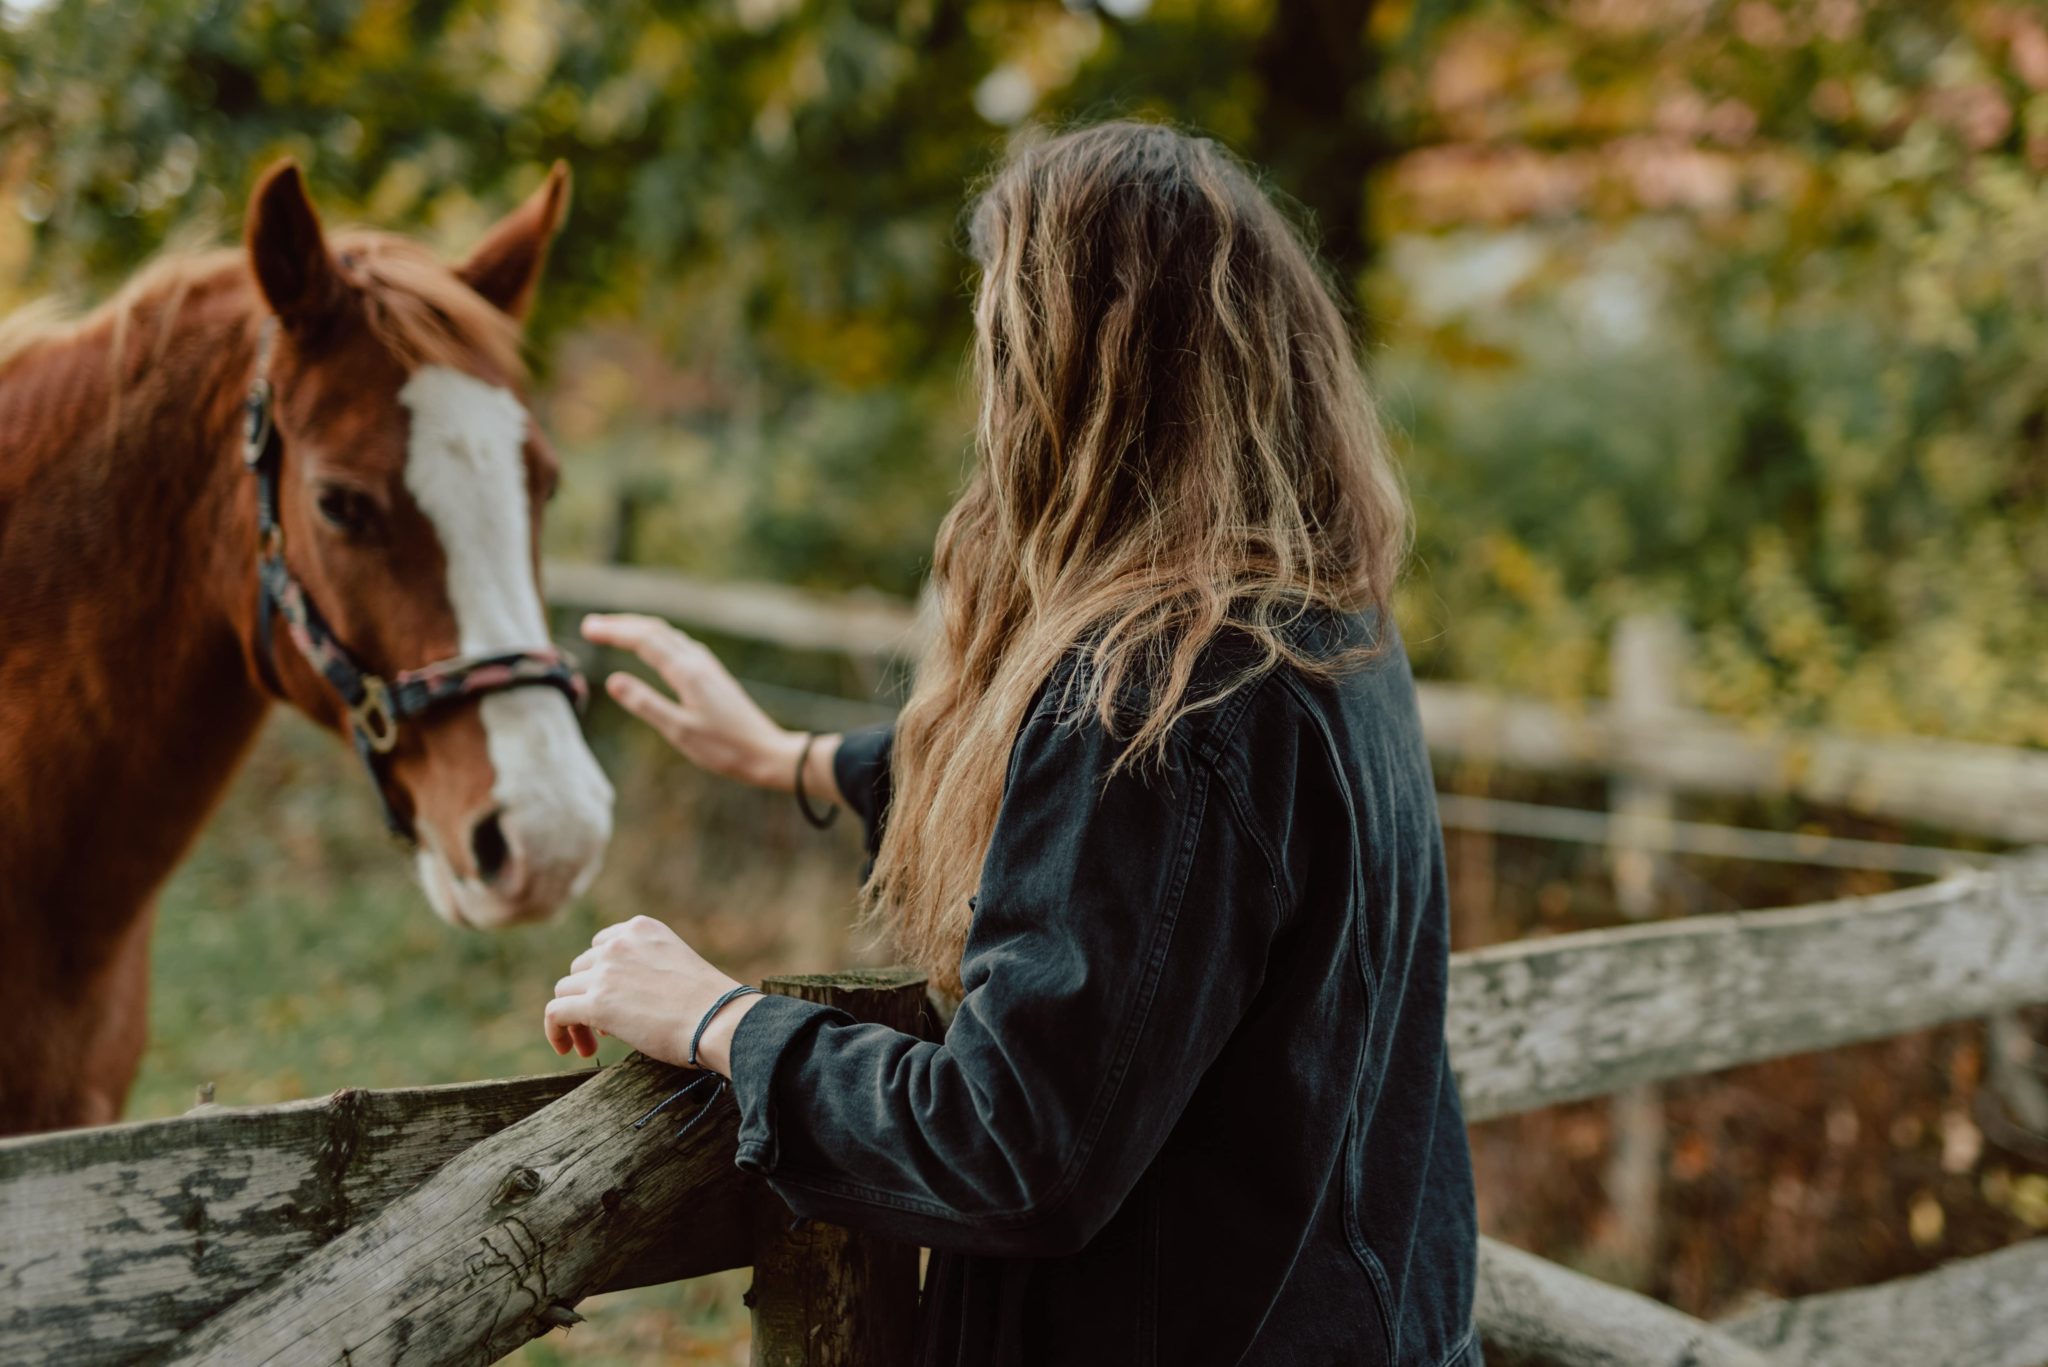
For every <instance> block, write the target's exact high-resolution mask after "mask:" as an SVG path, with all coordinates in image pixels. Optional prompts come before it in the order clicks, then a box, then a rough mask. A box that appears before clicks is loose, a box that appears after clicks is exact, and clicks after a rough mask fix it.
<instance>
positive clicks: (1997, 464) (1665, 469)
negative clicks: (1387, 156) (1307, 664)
mask: <svg viewBox="0 0 2048 1367" xmlns="http://www.w3.org/2000/svg"><path fill="white" fill-rule="evenodd" d="M1433 53H1434V57H1433V60H1432V61H1430V62H1429V63H1428V64H1426V65H1425V66H1423V67H1419V68H1417V69H1415V70H1413V71H1410V72H1407V73H1405V74H1404V79H1403V81H1402V82H1401V84H1402V86H1403V90H1402V91H1401V93H1400V95H1399V96H1398V97H1397V100H1398V102H1399V103H1401V105H1402V107H1403V108H1404V109H1405V110H1407V111H1408V116H1409V118H1410V119H1411V120H1412V134H1413V139H1414V142H1413V145H1414V147H1415V150H1413V151H1412V152H1410V154H1409V155H1407V156H1406V157H1404V158H1403V160H1402V161H1401V162H1400V163H1399V164H1398V165H1397V166H1396V167H1394V168H1393V169H1392V171H1391V173H1390V174H1389V175H1388V176H1387V177H1386V179H1385V181H1384V182H1383V184H1382V185H1381V186H1380V192H1379V195H1378V200H1377V209H1378V218H1377V223H1378V228H1379V231H1380V232H1381V233H1382V234H1383V235H1384V237H1385V239H1386V241H1387V243H1388V249H1387V268H1386V269H1385V270H1384V271H1383V272H1382V273H1381V274H1380V275H1379V276H1378V277H1377V278H1376V279H1375V280H1374V281H1373V282H1372V298H1373V300H1374V307H1375V312H1376V314H1377V316H1378V317H1380V318H1381V319H1382V320H1383V323H1384V326H1385V328H1386V334H1385V351H1384V360H1383V365H1382V372H1383V378H1384V382H1385V389H1386V392H1387V393H1388V394H1389V396H1390V398H1391V400H1392V402H1393V405H1394V408H1395V411H1396V414H1397V419H1398V421H1399V422H1400V423H1401V424H1402V425H1404V426H1405V427H1406V428H1407V430H1408V431H1409V433H1410V434H1411V439H1412V440H1411V465H1410V478H1411V480H1412V482H1413V486H1414V488H1415V491H1416V495H1417V499H1418V502H1419V504H1420V505H1421V506H1420V527H1421V549H1422V561H1423V565H1424V567H1425V571H1426V572H1425V574H1424V575H1423V576H1422V577H1421V578H1420V579H1419V580H1418V581H1417V583H1416V585H1415V586H1413V587H1412V588H1411V601H1410V608H1411V639H1413V638H1415V637H1426V636H1428V634H1429V633H1430V631H1431V630H1432V629H1434V630H1435V631H1438V632H1440V633H1441V634H1440V636H1439V637H1438V638H1437V639H1436V642H1435V646H1436V651H1435V653H1436V655H1437V658H1436V659H1435V660H1434V661H1433V664H1434V667H1435V668H1437V669H1439V670H1441V671H1443V672H1449V673H1454V674H1459V675H1465V676H1471V677H1477V678H1487V679H1493V680H1497V681H1499V682H1502V683H1506V684H1510V685H1514V686H1519V687H1522V688H1535V689H1537V690H1539V691H1547V692H1553V693H1557V694H1562V695H1573V694H1581V693H1585V692H1589V691H1593V690H1594V689H1595V688H1596V687H1597V682H1598V680H1599V678H1600V654H1601V642H1602V641H1603V640H1604V638H1605V634H1606V630H1607V628H1608V626H1609V624H1610V623H1611V622H1612V620H1613V618H1614V617H1615V615H1616V614H1618V613H1620V612H1623V611H1626V610H1628V609H1630V608H1632V607H1637V606H1677V607H1679V608H1680V609H1682V610H1683V611H1684V613H1685V614H1686V615H1687V616H1688V617H1689V619H1690V620H1691V621H1692V623H1693V625H1694V626H1695V628H1696V629H1697V630H1698V631H1699V633H1700V634H1701V636H1702V638H1703V640H1702V652H1701V653H1702V659H1701V661H1700V667H1699V670H1698V675H1699V677H1698V680H1697V683H1698V686H1699V689H1700V692H1701V694H1702V696H1703V699H1704V701H1706V702H1707V703H1708V704H1709V705H1711V706H1713V707H1716V708H1718V709H1720V710H1724V711H1730V712H1736V713H1743V714H1750V715H1773V716H1779V717H1784V718H1789V719H1792V720H1796V721H1801V722H1814V723H1820V724H1824V725H1831V726H1837V727H1841V728H1844V729H1850V730H1859V731H1916V732H1926V733H1933V734H1944V733H1945V734H1950V735H1961V736H1969V737H1974V738H1978V739H1983V740H1992V741H2002V742H2008V743H2019V744H2036V745H2038V744H2043V743H2048V671H2044V665H2043V661H2044V660H2048V611H2044V610H2043V608H2044V603H2048V194H2044V186H2043V172H2044V170H2048V28H2044V26H2043V19H2042V15H2041V13H2040V11H2039V10H2038V9H2035V8H2032V7H2018V6H2000V5H1995V4H1950V5H1932V4H1865V3H1860V0H1813V2H1812V3H1806V2H1804V0H1802V2H1800V3H1791V2H1790V0H1788V2H1787V3H1783V4H1770V3H1762V2H1761V0H1743V3H1738V4H1732V5H1714V6H1706V5H1683V4H1628V3H1621V0H1609V2H1607V3H1599V4H1590V3H1589V4H1580V5H1569V6H1554V7H1526V6H1507V5H1490V6H1486V7H1483V8H1482V9H1481V10H1479V11H1478V12H1476V13H1472V14H1469V15H1467V16H1465V17H1463V18H1461V19H1459V20H1457V21H1455V22H1454V23H1452V24H1451V25H1449V26H1448V27H1447V28H1446V29H1445V30H1443V32H1442V33H1441V34H1440V38H1439V41H1438V43H1437V44H1436V45H1435V47H1434V48H1433Z"/></svg>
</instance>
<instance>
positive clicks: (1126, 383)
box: [867, 122, 1408, 993]
mask: <svg viewBox="0 0 2048 1367" xmlns="http://www.w3.org/2000/svg"><path fill="white" fill-rule="evenodd" d="M970 244H971V247H972V251H973V254H974V256H975V259H976V261H977V264H978V265H979V267H980V272H981V278H980V283H979V287H978V291H977V295H976V301H975V323H976V343H975V352H974V376H975V382H976V385H977V387H978V390H979V397H980V418H979V422H978V429H977V433H976V448H977V450H976V455H977V468H976V470H975V473H974V475H973V477H972V479H971V480H970V482H969V484H968V487H967V489H966V490H965V492H964V493H963V494H962V496H961V498H960V500H959V502H958V503H957V504H956V505H955V506H954V508H953V510H952V511H951V513H949V514H948V515H947V517H946V520H945V522H944V524H943V525H942V526H941V528H940V530H939V536H938V543H937V546H936V550H935V554H934V561H933V571H932V579H933V584H934V588H935V591H936V593H937V597H938V603H939V609H940V614H941V626H940V630H939V631H938V633H937V635H936V639H935V641H934V643H933V645H932V647H931V649H930V651H929V652H928V654H927V656H926V658H925V659H924V661H923V662H922V663H921V665H920V668H919V671H918V676H917V681H916V685H915V687H914V689H913V691H912V695H911V698H910V700H909V703H908V704H907V705H906V707H905V708H904V711H903V715H902V718H901V720H900V722H899V723H898V726H897V731H896V740H895V747H894V758H893V761H892V763H893V778H894V788H895V795H894V799H893V802H892V804H891V814H890V818H889V822H888V825H887V828H886V830H885V831H884V834H883V839H882V843H881V847H880V850H879V852H878V855H877V858H876V861H875V867H874V872H873V875H872V876H871V878H870V880H869V883H868V887H867V898H868V901H869V905H870V908H871V910H872V911H873V913H874V914H875V915H877V916H878V917H880V918H881V919H883V920H884V921H886V922H887V923H888V924H889V925H890V926H891V928H892V929H893V931H894V933H895V935H896V937H897V940H898V942H899V944H900V946H901V948H902V950H903V952H904V953H905V954H907V955H908V956H909V957H910V958H911V959H912V960H914V961H915V962H916V963H917V964H918V965H919V966H920V967H922V968H924V969H925V970H926V971H927V972H928V973H930V974H931V975H932V978H933V981H934V982H935V983H937V984H938V985H940V986H942V987H944V988H946V989H948V990H950V991H953V992H955V993H957V992H958V991H959V990H960V958H961V953H962V950H963V948H964V946H965V944H966V939H967V929H968V924H969V921H970V920H971V916H972V913H971V911H970V909H969V907H968V905H967V899H968V896H969V894H971V893H972V892H973V890H974V887H975V884H976V882H977V880H978V878H979V875H980V869H981V864H982V860H983V857H984V855H985V853H986V850H987V848H988V842H989V838H990V835H991V834H992V832H993V831H994V828H995V822H996V814H997V809H998V807H999V805H1000V803H1001V800H1002V789H1003V780H1004V775H1005V773H1006V770H1007V767H1008V761H1009V754H1010V749H1011V745H1012V742H1013V741H1014V738H1015V736H1016V733H1017V730H1018V728H1019V726H1020V725H1021V724H1022V723H1023V720H1024V717H1025V713H1026V709H1027V708H1028V707H1029V706H1030V704H1031V702H1032V699H1033V698H1034V697H1035V696H1036V695H1037V693H1038V692H1039V690H1040V689H1041V687H1042V686H1043V685H1044V684H1045V682H1046V680H1047V679H1048V677H1049V676H1050V675H1051V673H1052V671H1053V669H1054V667H1055V666H1056V665H1057V664H1058V663H1059V662H1060V660H1061V659H1062V658H1063V657H1064V656H1065V655H1066V654H1068V653H1069V652H1070V651H1073V650H1075V649H1076V648H1084V649H1085V652H1086V657H1087V663H1088V665H1089V667H1088V668H1087V669H1086V670H1084V671H1082V672H1081V674H1080V675H1079V678H1080V679H1081V683H1080V686H1079V695H1078V696H1076V697H1074V698H1071V699H1069V700H1068V704H1069V705H1070V706H1072V707H1075V708H1088V709H1093V710H1094V711H1096V712H1097V713H1098V714H1099V715H1100V716H1101V718H1102V721H1103V723H1104V724H1105V725H1107V726H1110V727H1112V728H1113V729H1115V730H1117V732H1118V734H1119V737H1120V739H1122V740H1123V742H1124V748H1123V750H1122V759H1121V760H1120V761H1119V764H1133V763H1138V762H1141V761H1143V760H1145V759H1146V758H1147V757H1157V756H1159V755H1161V754H1162V753H1163V750H1164V747H1165V744H1166V741H1167V737H1168V733H1169V732H1170V730H1171V729H1172V727H1173V725H1174V723H1175V722H1176V721H1177V720H1179V719H1180V718H1181V717H1183V716H1185V715H1186V714H1188V713H1189V712H1192V711H1194V710H1196V709H1199V708H1203V707H1208V706H1213V705H1214V704H1215V703H1217V702H1218V701H1220V700H1221V699H1222V698H1223V697H1225V696H1228V694H1229V693H1231V692H1232V691H1234V690H1235V689H1237V688H1239V687H1242V686H1244V685H1245V684H1247V683H1249V682H1251V681H1252V680H1254V679H1256V678H1257V677H1259V676H1260V675H1261V674H1263V673H1265V672H1267V671H1269V670H1271V669H1273V668H1276V667H1280V666H1283V665H1284V666H1288V667H1292V668H1295V669H1299V670H1302V671H1304V672H1306V673H1308V674H1311V675H1314V676H1318V677H1330V676H1332V675H1334V674H1336V673H1338V672H1340V671H1341V670H1343V669H1345V668H1349V667H1354V666H1355V665H1356V664H1358V663H1360V660H1359V658H1358V652H1357V651H1353V652H1351V653H1350V654H1348V655H1336V656H1333V655H1329V654H1326V653H1317V652H1316V651H1314V650H1313V649H1311V648H1309V647H1306V646H1304V645H1303V644H1301V639H1300V634H1299V633H1295V632H1291V631H1290V630H1289V628H1290V626H1291V625H1292V624H1293V623H1294V622H1295V621H1296V620H1297V619H1299V618H1300V617H1301V616H1302V615H1303V614H1304V613H1307V612H1311V611H1316V610H1332V611H1337V612H1354V611H1359V610H1362V609H1370V608H1380V609H1383V608H1384V607H1385V605H1386V602H1387V598H1388V595H1389V593H1390V592H1391V590H1392V587H1393V583H1394V579H1395V576H1396V574H1397V572H1398V570H1399V567H1400V564H1401V560H1402V558H1403V556H1404V554H1405V552H1406V547H1407V539H1408V512H1407V505H1406V501H1405V499H1404V497H1403V495H1402V492H1401V488H1400V484H1399V482H1398V480H1397V478H1396V476H1395V473H1394V469H1393V466H1392V463H1391V461H1390V460H1389V458H1388V454H1387V450H1386V444H1385V441H1384V439H1383V436H1382V434H1381V431H1380V428H1379V424H1378V422H1377V419H1376V418H1375V415H1374V411H1373V405H1372V401H1371V396H1370V394H1369V392H1368V390H1367V387H1366V382H1365V378H1364V376H1363V374H1362V373H1361V371H1360V368H1359V362H1358V357H1357V355H1356V352H1355V350H1354V343H1353V341H1352V338H1351V335H1350V331H1349V329H1348V327H1347V326H1346V323H1345V319H1344V315H1343V311H1342V310H1341V309H1340V308H1339V306H1338V304H1337V302H1336V297H1335V294H1334V292H1333V290H1332V289H1331V287H1330V285H1329V283H1328V281H1326V280H1325V279H1324V277H1323V275H1322V274H1321V272H1320V271H1319V269H1318V268H1317V265H1316V263H1315V260H1314V257H1313V254H1312V252H1311V251H1310V250H1309V249H1308V248H1307V247H1306V246H1305V245H1304V243H1303V241H1302V238H1301V237H1300V235H1299V234H1298V233H1297V231H1296V230H1295V228H1294V227H1293V225H1292V224H1291V223H1290V222H1289V221H1288V220H1287V218H1286V216H1285V215H1284V214H1282V213H1281V212H1280V210H1279V209H1278V208H1277V207H1276V206H1275V205H1274V203H1273V201H1272V200H1271V199H1270V198H1269V197H1268V196H1267V194H1266V193H1265V192H1264V191H1263V190H1262V189H1261V187H1260V185H1259V184H1258V182H1257V180H1256V179H1255V178H1254V177H1253V176H1252V175H1251V174H1250V173H1249V172H1247V170H1246V169H1245V168H1244V167H1243V166H1241V165H1240V164H1239V163H1238V162H1237V161H1236V160H1235V159H1233V158H1232V157H1231V156H1230V155H1229V154H1228V153H1227V152H1225V151H1224V150H1223V149H1221V148H1220V147H1218V146H1217V145H1216V144H1215V143H1213V142H1210V141H1208V140H1206V139H1202V138H1197V137H1191V136H1188V135H1186V134H1183V133H1180V132H1177V131H1175V130H1173V129H1170V128H1166V127H1161V126H1156V125H1150V124H1142V123H1130V122H1115V123H1104V124H1098V125H1095V126H1092V127H1088V128H1083V129H1080V130H1077V131H1074V132H1069V133H1065V134H1061V135H1059V136H1055V137H1050V138H1041V139H1038V140H1034V141H1030V142H1027V143H1024V144H1023V145H1021V146H1020V147H1018V148H1017V149H1016V150H1014V151H1013V152H1012V153H1011V154H1010V156H1009V157H1008V158H1007V159H1006V160H1005V161H1004V163H1003V164H1002V165H1001V166H1000V167H999V168H998V170H997V171H996V172H995V174H994V176H993V177H992V178H991V180H990V181H989V183H988V185H987V187H986V188H985V189H984V191H983V192H982V194H981V195H980V197H979V199H978V201H977V202H976V204H975V206H974V208H973V211H972V217H971V219H970ZM1226 631H1233V632H1237V633H1241V634H1242V635H1243V636H1244V637H1246V638H1248V639H1249V640H1250V641H1251V642H1252V643H1254V645H1255V646H1256V649H1255V650H1254V651H1253V652H1252V656H1253V663H1252V664H1250V665H1249V666H1248V667H1247V668H1245V669H1243V670H1241V671H1239V672H1238V673H1237V674H1236V675H1235V676H1234V677H1232V678H1229V679H1227V680H1225V681H1223V682H1222V683H1221V684H1220V685H1214V686H1209V687H1204V688H1197V687H1195V686H1194V685H1193V682H1192V681H1193V678H1194V671H1195V666H1196V663H1197V661H1198V659H1199V658H1200V657H1201V656H1202V655H1203V652H1204V651H1205V649H1206V648H1207V647H1208V646H1209V645H1210V644H1211V643H1212V642H1213V641H1214V640H1215V639H1216V637H1217V636H1218V635H1219V634H1221V633H1223V632H1226ZM1133 698H1136V699H1137V700H1138V701H1137V705H1136V707H1135V709H1133V707H1132V700H1133Z"/></svg>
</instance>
